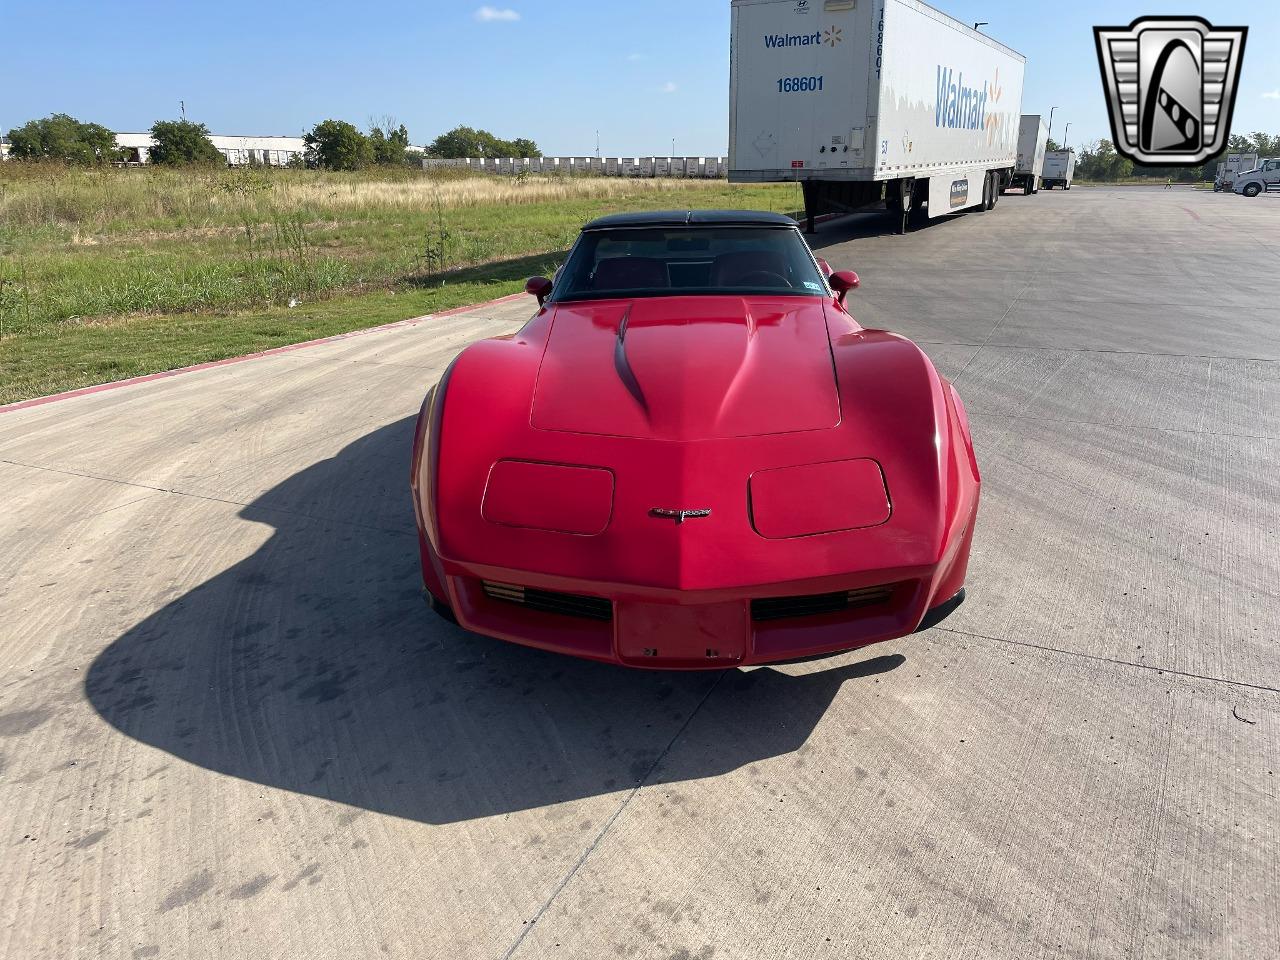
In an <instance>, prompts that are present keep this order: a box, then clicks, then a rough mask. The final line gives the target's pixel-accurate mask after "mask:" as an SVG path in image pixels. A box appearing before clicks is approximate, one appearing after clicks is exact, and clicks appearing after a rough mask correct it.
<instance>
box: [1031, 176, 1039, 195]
mask: <svg viewBox="0 0 1280 960" xmlns="http://www.w3.org/2000/svg"><path fill="white" fill-rule="evenodd" d="M1031 192H1032V193H1039V192H1040V187H1039V186H1038V185H1037V184H1036V178H1035V177H1032V178H1031Z"/></svg>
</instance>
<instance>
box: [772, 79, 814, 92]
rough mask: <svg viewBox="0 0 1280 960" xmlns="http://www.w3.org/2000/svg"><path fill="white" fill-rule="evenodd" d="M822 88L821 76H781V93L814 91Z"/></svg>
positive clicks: (779, 88)
mask: <svg viewBox="0 0 1280 960" xmlns="http://www.w3.org/2000/svg"><path fill="white" fill-rule="evenodd" d="M821 89H822V78H821V77H779V78H778V92H779V93H812V92H814V91H816V90H821Z"/></svg>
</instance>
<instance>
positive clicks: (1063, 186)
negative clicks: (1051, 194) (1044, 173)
mask: <svg viewBox="0 0 1280 960" xmlns="http://www.w3.org/2000/svg"><path fill="white" fill-rule="evenodd" d="M1062 189H1063V190H1070V189H1071V184H1069V183H1064V184H1063V185H1062Z"/></svg>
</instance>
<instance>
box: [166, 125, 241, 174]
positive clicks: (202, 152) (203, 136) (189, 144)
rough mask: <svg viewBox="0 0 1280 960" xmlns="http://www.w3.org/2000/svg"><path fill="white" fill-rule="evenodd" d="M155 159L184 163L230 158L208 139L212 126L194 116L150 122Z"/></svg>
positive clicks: (181, 164) (169, 165) (167, 163)
mask: <svg viewBox="0 0 1280 960" xmlns="http://www.w3.org/2000/svg"><path fill="white" fill-rule="evenodd" d="M151 139H152V140H154V141H155V144H154V145H153V146H152V147H151V151H150V158H151V162H152V163H158V164H160V165H162V166H166V167H183V166H188V165H190V164H197V163H221V164H225V163H226V162H227V159H226V157H224V156H223V155H222V153H221V151H219V150H218V148H217V147H215V146H214V145H213V141H212V140H210V139H209V128H208V127H206V126H205V125H204V124H203V123H195V122H193V121H191V120H157V121H156V122H155V123H153V124H152V125H151Z"/></svg>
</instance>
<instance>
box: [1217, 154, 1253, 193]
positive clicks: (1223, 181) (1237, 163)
mask: <svg viewBox="0 0 1280 960" xmlns="http://www.w3.org/2000/svg"><path fill="white" fill-rule="evenodd" d="M1257 166H1258V155H1257V154H1256V153H1228V154H1227V156H1226V159H1225V160H1223V161H1222V163H1220V164H1218V170H1217V175H1216V176H1215V177H1214V178H1213V192H1214V193H1221V192H1223V191H1225V192H1227V193H1230V192H1231V190H1232V188H1233V187H1234V186H1235V182H1236V176H1237V175H1238V174H1241V173H1244V172H1246V171H1248V170H1253V169H1255V168H1256V167H1257Z"/></svg>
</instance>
